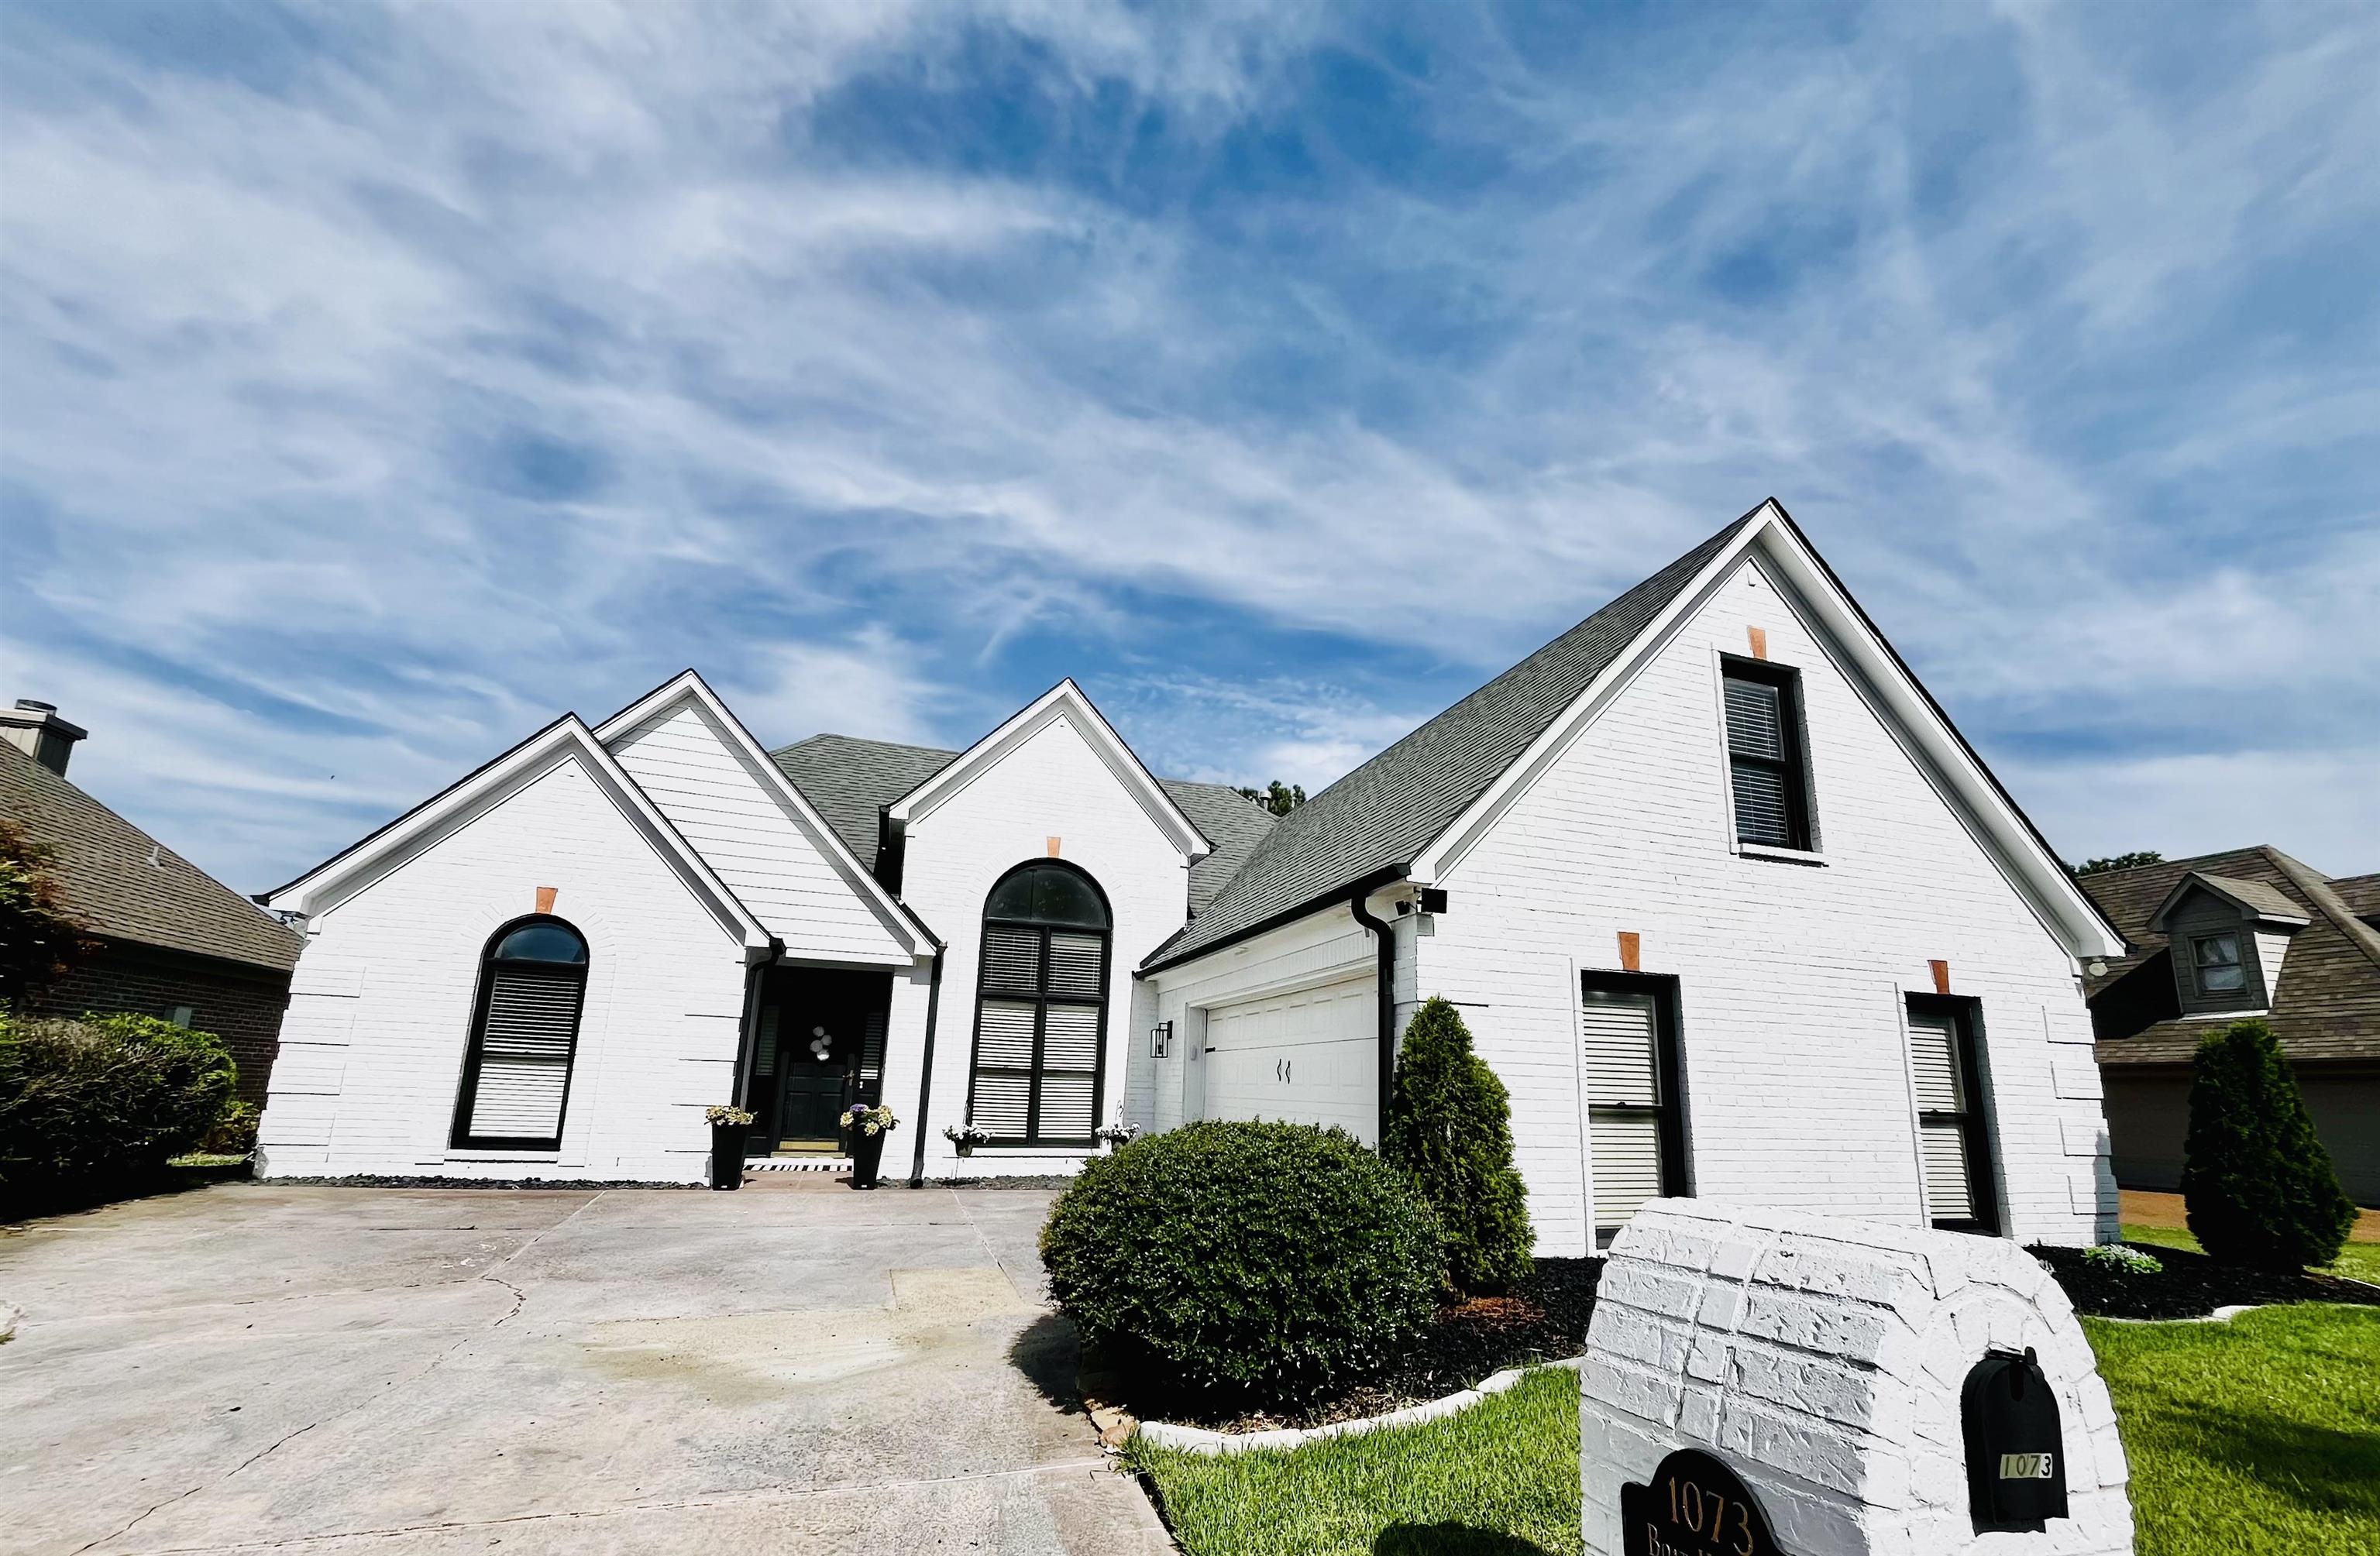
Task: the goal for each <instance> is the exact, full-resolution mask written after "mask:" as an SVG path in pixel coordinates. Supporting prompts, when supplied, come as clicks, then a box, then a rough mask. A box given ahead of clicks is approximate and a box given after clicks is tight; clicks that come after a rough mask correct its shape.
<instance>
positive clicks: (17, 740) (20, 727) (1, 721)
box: [0, 697, 91, 778]
mask: <svg viewBox="0 0 2380 1556" xmlns="http://www.w3.org/2000/svg"><path fill="white" fill-rule="evenodd" d="M90 733H91V731H90V730H86V729H84V728H82V727H81V726H80V725H79V724H69V723H67V721H66V720H65V719H63V718H59V717H58V710H57V706H56V705H55V704H53V703H44V702H36V701H35V700H33V699H32V698H31V697H19V698H18V699H17V706H15V707H10V708H0V740H5V741H6V742H8V743H9V744H10V745H13V746H15V747H16V748H17V749H18V750H19V751H21V752H23V753H25V754H27V755H29V756H30V757H31V758H32V759H33V760H34V761H36V762H39V763H40V764H41V765H42V766H44V767H47V768H48V769H49V770H50V771H52V772H54V773H55V774H57V775H58V776H59V777H60V778H64V777H65V776H66V771H67V757H69V756H71V755H73V754H74V744H75V742H77V741H79V740H80V739H82V738H83V737H84V736H85V735H88V734H90Z"/></svg>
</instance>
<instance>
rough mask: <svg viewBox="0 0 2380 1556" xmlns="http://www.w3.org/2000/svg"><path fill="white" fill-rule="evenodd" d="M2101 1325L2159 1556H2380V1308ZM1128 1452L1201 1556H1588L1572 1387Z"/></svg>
mask: <svg viewBox="0 0 2380 1556" xmlns="http://www.w3.org/2000/svg"><path fill="white" fill-rule="evenodd" d="M2131 1230H2134V1229H2131V1228H2128V1229H2127V1231H2128V1233H2129V1232H2130V1231H2131ZM2181 1236H2187V1234H2181ZM2140 1240H2141V1241H2143V1242H2148V1241H2162V1242H2164V1243H2165V1244H2166V1245H2167V1246H2168V1247H2170V1246H2178V1245H2176V1244H2174V1242H2173V1240H2172V1235H2168V1236H2161V1237H2143V1238H2141V1239H2140ZM2365 1246H2367V1247H2368V1246H2369V1245H2365ZM2083 1329H2084V1331H2085V1332H2086V1333H2088V1334H2089V1336H2090V1339H2091V1345H2092V1347H2093V1348H2094V1349H2095V1351H2096V1352H2097V1353H2098V1356H2099V1367H2100V1370H2101V1372H2102V1373H2103V1374H2104V1375H2105V1376H2106V1378H2107V1387H2108V1390H2109V1392H2110V1393H2113V1394H2114V1396H2115V1401H2116V1410H2117V1413H2118V1415H2119V1417H2121V1419H2122V1423H2123V1434H2124V1451H2125V1453H2126V1454H2127V1455H2128V1456H2129V1458H2130V1459H2131V1475H2132V1483H2131V1493H2132V1514H2133V1517H2134V1519H2135V1521H2136V1523H2137V1526H2138V1529H2139V1535H2140V1544H2139V1550H2140V1556H2252V1553H2263V1552H2269V1551H2281V1550H2286V1551H2289V1552H2292V1553H2295V1556H2357V1553H2363V1552H2371V1551H2380V1309H2360V1308H2343V1307H2335V1306H2328V1305H2321V1304H2313V1305H2308V1306H2304V1307H2292V1308H2265V1309H2259V1310H2257V1311H2255V1312H2251V1313H2243V1314H2241V1315H2240V1316H2239V1317H2238V1318H2235V1319H2233V1320H2232V1321H2230V1322H2228V1323H2150V1324H2132V1323H2116V1322H2113V1321H2107V1320H2104V1319H2085V1320H2083ZM1125 1453H1126V1458H1127V1460H1128V1462H1129V1463H1130V1464H1131V1466H1132V1467H1133V1468H1135V1469H1136V1470H1139V1471H1141V1472H1142V1473H1144V1474H1146V1475H1147V1477H1148V1479H1149V1482H1150V1484H1151V1485H1152V1486H1153V1487H1154V1488H1155V1489H1156V1491H1157V1495H1158V1500H1159V1504H1160V1506H1161V1507H1163V1509H1164V1510H1165V1517H1166V1521H1167V1522H1168V1523H1169V1524H1171V1525H1172V1526H1173V1531H1174V1535H1175V1538H1178V1539H1179V1540H1180V1541H1181V1543H1182V1548H1183V1550H1184V1551H1186V1552H1188V1556H1321V1553H1325V1552H1350V1553H1366V1556H1370V1553H1378V1556H1539V1553H1541V1552H1561V1553H1564V1556H1567V1553H1568V1552H1571V1551H1574V1550H1577V1549H1578V1542H1579V1524H1578V1382H1577V1379H1576V1376H1575V1375H1574V1374H1573V1373H1571V1372H1568V1371H1563V1370H1559V1369H1542V1370H1539V1371H1536V1372H1533V1373H1531V1374H1529V1376H1528V1377H1526V1378H1524V1380H1522V1381H1521V1384H1520V1386H1519V1387H1517V1388H1515V1389H1513V1390H1512V1392H1511V1393H1505V1394H1501V1395H1499V1396H1498V1397H1496V1398H1493V1399H1490V1400H1488V1401H1486V1402H1485V1403H1483V1404H1481V1405H1477V1406H1475V1407H1474V1408H1472V1409H1470V1410H1466V1411H1464V1412H1463V1414H1461V1415H1459V1416H1455V1417H1450V1418H1448V1419H1446V1420H1443V1421H1432V1422H1430V1423H1429V1424H1427V1425H1426V1426H1419V1427H1405V1428H1402V1429H1394V1430H1390V1431H1381V1432H1373V1433H1370V1434H1368V1435H1366V1436H1363V1437H1352V1438H1343V1439H1340V1440H1337V1441H1327V1442H1318V1443H1314V1444H1312V1445H1310V1446H1307V1447H1305V1448H1298V1449H1294V1450H1290V1451H1286V1452H1268V1453H1241V1454H1236V1455H1233V1456H1231V1457H1214V1458H1210V1457H1207V1456H1204V1455H1201V1454H1196V1453H1177V1452H1172V1451H1170V1450H1166V1449H1161V1448H1150V1447H1148V1446H1147V1445H1145V1444H1142V1443H1140V1442H1138V1441H1135V1442H1134V1443H1133V1444H1132V1445H1131V1446H1130V1447H1128V1448H1127V1449H1126V1450H1125Z"/></svg>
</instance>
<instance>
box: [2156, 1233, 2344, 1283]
mask: <svg viewBox="0 0 2380 1556" xmlns="http://www.w3.org/2000/svg"><path fill="white" fill-rule="evenodd" d="M2124 1241H2126V1242H2128V1243H2154V1244H2155V1245H2156V1246H2157V1247H2158V1248H2180V1249H2182V1250H2183V1251H2185V1252H2188V1253H2204V1252H2205V1251H2206V1250H2205V1249H2204V1248H2200V1247H2199V1246H2198V1239H2197V1238H2196V1237H2193V1236H2191V1235H2190V1233H2189V1232H2188V1231H2187V1230H2186V1229H2184V1228H2182V1227H2180V1226H2137V1225H2132V1224H2126V1226H2125V1227H2124ZM2324 1270H2325V1273H2329V1274H2333V1275H2345V1276H2346V1277H2347V1278H2348V1279H2350V1280H2355V1281H2370V1282H2372V1283H2373V1284H2374V1285H2380V1243H2350V1244H2348V1245H2347V1246H2346V1247H2345V1248H2341V1249H2339V1250H2338V1260H2337V1261H2336V1262H2334V1263H2331V1264H2327V1265H2325V1266H2324Z"/></svg>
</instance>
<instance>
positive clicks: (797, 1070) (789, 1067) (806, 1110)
mask: <svg viewBox="0 0 2380 1556" xmlns="http://www.w3.org/2000/svg"><path fill="white" fill-rule="evenodd" d="M843 1090H844V1066H843V1064H842V1063H841V1062H840V1060H839V1059H827V1060H820V1059H817V1058H813V1057H812V1056H811V1055H810V1051H809V1050H808V1049H807V1048H796V1049H795V1050H794V1051H793V1052H792V1053H791V1054H789V1055H786V1059H785V1079H784V1088H783V1092H781V1093H780V1095H781V1098H782V1100H781V1101H780V1102H779V1104H778V1107H777V1119H778V1124H777V1135H778V1138H779V1139H781V1140H832V1139H834V1138H835V1132H836V1128H837V1125H838V1122H839V1120H840V1119H841V1118H842V1116H843Z"/></svg>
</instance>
